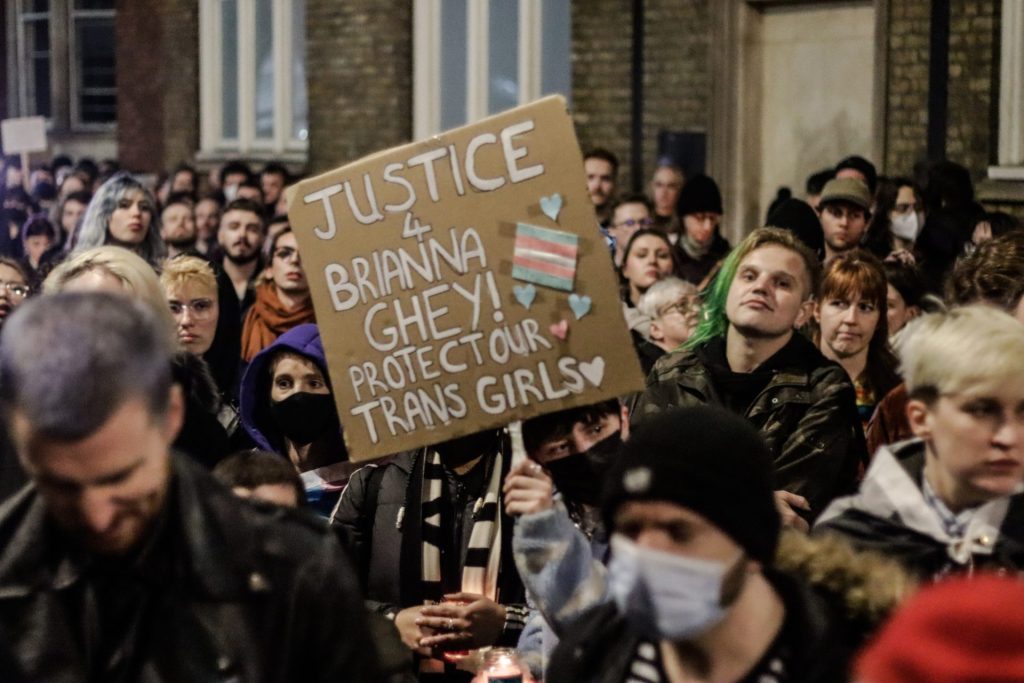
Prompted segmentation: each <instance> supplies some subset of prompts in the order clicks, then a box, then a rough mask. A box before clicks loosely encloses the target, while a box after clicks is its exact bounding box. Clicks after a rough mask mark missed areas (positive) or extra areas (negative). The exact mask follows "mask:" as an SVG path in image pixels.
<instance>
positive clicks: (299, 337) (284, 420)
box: [240, 324, 350, 515]
mask: <svg viewBox="0 0 1024 683" xmlns="http://www.w3.org/2000/svg"><path fill="white" fill-rule="evenodd" d="M240 394H241V396H240V403H241V405H240V412H241V418H242V425H243V426H244V427H245V430H246V431H247V432H248V433H249V436H250V437H252V439H253V441H255V442H256V445H257V446H258V447H260V448H262V449H264V450H268V451H272V452H274V453H277V454H278V455H281V456H283V457H286V458H288V459H289V460H290V461H291V462H292V464H293V465H295V468H296V469H297V470H298V471H299V472H300V473H301V474H302V478H303V483H304V485H305V487H306V495H307V497H308V499H309V502H310V504H311V505H312V506H313V507H314V508H316V509H317V510H318V511H321V512H322V513H323V514H325V515H326V514H329V513H330V511H331V509H332V508H333V507H334V504H335V503H336V502H337V499H338V496H339V495H340V494H341V489H342V488H343V486H344V483H345V480H346V479H347V475H348V473H349V471H350V467H349V465H348V451H347V450H346V448H345V442H344V439H343V437H342V432H341V423H340V421H339V420H338V413H337V409H336V408H335V404H334V396H333V394H332V392H331V385H330V378H329V377H328V374H327V362H326V360H325V357H324V347H323V344H322V343H321V341H320V330H319V328H317V326H316V325H313V324H304V325H298V326H297V327H294V328H292V329H291V330H289V331H287V332H285V333H284V334H282V335H281V336H280V337H278V338H277V340H275V341H274V342H273V343H272V344H271V345H270V346H268V347H267V348H265V349H263V350H262V351H260V353H259V354H257V355H256V357H255V358H253V360H252V363H250V364H249V367H248V368H246V371H245V375H244V376H243V377H242V385H241V391H240ZM329 466H333V467H329Z"/></svg>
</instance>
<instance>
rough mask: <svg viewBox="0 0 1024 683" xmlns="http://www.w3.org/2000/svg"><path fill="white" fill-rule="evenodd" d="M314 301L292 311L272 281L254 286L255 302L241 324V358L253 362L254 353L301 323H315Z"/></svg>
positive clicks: (309, 301) (308, 301)
mask: <svg viewBox="0 0 1024 683" xmlns="http://www.w3.org/2000/svg"><path fill="white" fill-rule="evenodd" d="M315 322H316V317H315V316H314V315H313V302H312V300H307V301H306V305H304V306H302V307H301V308H297V309H296V310H294V311H288V310H285V308H284V306H282V305H281V300H280V299H278V298H277V293H276V292H275V291H274V284H273V283H272V282H265V283H263V284H262V285H259V286H258V287H257V288H256V301H254V302H253V304H252V306H250V307H249V312H248V313H246V314H245V322H244V323H242V360H243V361H245V362H246V363H249V362H251V361H252V359H253V358H255V357H256V354H257V353H259V352H260V351H262V350H263V349H265V348H267V347H268V346H270V345H271V344H273V343H274V340H275V339H277V338H278V337H280V336H281V335H282V334H284V333H285V332H287V331H288V330H290V329H292V328H293V327H295V326H296V325H301V324H302V323H315Z"/></svg>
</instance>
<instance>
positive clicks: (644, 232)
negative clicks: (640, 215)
mask: <svg viewBox="0 0 1024 683" xmlns="http://www.w3.org/2000/svg"><path fill="white" fill-rule="evenodd" d="M648 235H653V236H654V237H657V238H658V239H660V240H662V241H664V242H665V244H666V245H667V246H668V255H669V257H670V258H671V259H672V273H671V275H675V276H676V277H678V276H679V261H677V260H676V250H675V249H673V248H672V242H671V240H669V238H668V235H666V234H665V231H664V230H660V229H658V228H640V229H639V230H637V231H636V232H634V233H633V234H632V236H630V238H629V241H628V242H626V248H625V249H624V250H623V251H622V266H621V267H620V268H619V295H620V296H621V297H622V300H623V301H625V302H626V304H627V305H629V306H632V303H631V302H630V300H629V294H630V291H629V280H627V279H626V276H625V275H624V274H623V272H624V271H625V270H626V262H627V261H628V260H629V253H630V252H631V251H632V250H633V244H634V243H635V242H636V241H637V240H638V239H640V238H641V237H646V236H648Z"/></svg>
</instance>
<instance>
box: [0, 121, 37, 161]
mask: <svg viewBox="0 0 1024 683" xmlns="http://www.w3.org/2000/svg"><path fill="white" fill-rule="evenodd" d="M0 141H2V144H3V148H4V154H22V153H27V152H45V151H46V119H44V118H43V117H42V116H26V117H24V118H20V119H4V120H3V121H0Z"/></svg>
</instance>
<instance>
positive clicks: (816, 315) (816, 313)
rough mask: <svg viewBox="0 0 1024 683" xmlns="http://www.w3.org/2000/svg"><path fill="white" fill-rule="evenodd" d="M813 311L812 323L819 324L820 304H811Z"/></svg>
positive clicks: (815, 302)
mask: <svg viewBox="0 0 1024 683" xmlns="http://www.w3.org/2000/svg"><path fill="white" fill-rule="evenodd" d="M812 305H813V311H814V322H816V323H818V324H819V325H820V324H821V304H819V303H818V302H817V301H814V302H812Z"/></svg>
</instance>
